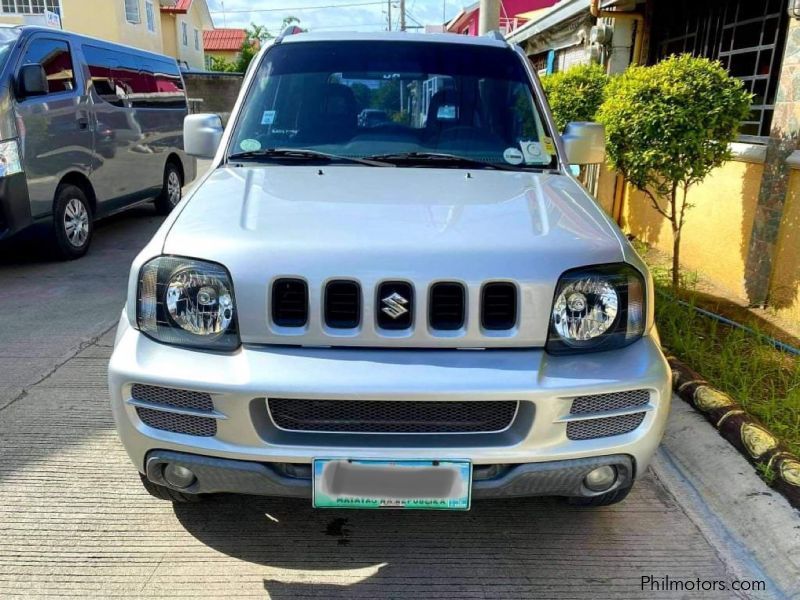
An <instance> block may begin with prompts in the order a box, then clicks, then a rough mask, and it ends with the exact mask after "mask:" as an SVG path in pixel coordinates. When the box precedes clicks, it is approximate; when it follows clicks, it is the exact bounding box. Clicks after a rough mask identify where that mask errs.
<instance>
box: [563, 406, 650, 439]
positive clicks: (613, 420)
mask: <svg viewBox="0 0 800 600" xmlns="http://www.w3.org/2000/svg"><path fill="white" fill-rule="evenodd" d="M645 414H646V413H643V412H640V413H634V414H632V415H625V416H624V417H608V418H605V419H589V420H588V421H570V422H569V423H567V437H568V438H569V439H571V440H593V439H597V438H604V437H611V436H612V435H621V434H623V433H628V432H630V431H633V430H634V429H636V428H637V427H638V426H639V425H641V424H642V421H644V416H645Z"/></svg>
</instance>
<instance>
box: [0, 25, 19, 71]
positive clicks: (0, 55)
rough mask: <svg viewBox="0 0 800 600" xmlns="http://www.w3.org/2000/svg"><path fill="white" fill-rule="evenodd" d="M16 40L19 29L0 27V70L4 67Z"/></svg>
mask: <svg viewBox="0 0 800 600" xmlns="http://www.w3.org/2000/svg"><path fill="white" fill-rule="evenodd" d="M18 39H19V29H17V28H16V27H0V70H2V69H3V67H5V66H6V61H7V60H8V57H9V55H10V54H11V49H12V48H13V47H14V44H15V43H16V42H17V40H18Z"/></svg>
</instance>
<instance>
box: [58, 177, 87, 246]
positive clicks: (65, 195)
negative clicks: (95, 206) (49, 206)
mask: <svg viewBox="0 0 800 600" xmlns="http://www.w3.org/2000/svg"><path fill="white" fill-rule="evenodd" d="M53 228H54V230H55V236H54V237H55V249H56V252H57V253H58V255H59V256H60V257H61V258H65V259H68V260H71V259H75V258H80V257H81V256H83V255H84V254H86V252H87V250H89V243H90V242H91V240H92V232H93V230H94V227H93V224H92V209H91V206H90V205H89V201H88V200H87V199H86V194H84V193H83V190H82V189H81V188H79V187H77V186H74V185H62V186H61V187H60V188H58V191H57V192H56V200H55V203H54V205H53Z"/></svg>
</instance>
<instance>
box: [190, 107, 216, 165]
mask: <svg viewBox="0 0 800 600" xmlns="http://www.w3.org/2000/svg"><path fill="white" fill-rule="evenodd" d="M223 131H224V129H223V127H222V119H221V118H220V117H219V115H213V114H199V115H189V116H187V117H186V118H185V119H184V120H183V148H184V150H186V153H187V154H189V155H191V156H196V157H197V158H214V156H215V155H216V153H217V148H219V144H220V142H221V141H222V133H223Z"/></svg>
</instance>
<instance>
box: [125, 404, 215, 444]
mask: <svg viewBox="0 0 800 600" xmlns="http://www.w3.org/2000/svg"><path fill="white" fill-rule="evenodd" d="M136 414H137V415H139V418H140V419H141V420H142V422H143V423H144V424H145V425H148V426H149V427H152V428H153V429H160V430H161V431H171V432H172V433H183V434H185V435H194V436H198V437H213V436H215V435H216V434H217V420H216V419H211V418H208V417H195V416H192V415H179V414H176V413H168V412H162V411H160V410H153V409H151V408H142V407H141V406H138V407H136Z"/></svg>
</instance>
